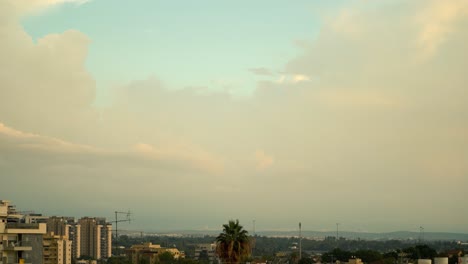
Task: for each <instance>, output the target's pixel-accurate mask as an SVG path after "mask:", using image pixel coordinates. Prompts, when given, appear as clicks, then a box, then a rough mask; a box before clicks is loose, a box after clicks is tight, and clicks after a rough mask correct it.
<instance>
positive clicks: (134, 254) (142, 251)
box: [127, 242, 182, 264]
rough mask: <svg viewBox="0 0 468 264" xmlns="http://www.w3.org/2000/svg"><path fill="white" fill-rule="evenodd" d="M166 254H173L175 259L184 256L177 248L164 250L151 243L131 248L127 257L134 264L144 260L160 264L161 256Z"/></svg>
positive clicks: (152, 263) (151, 263)
mask: <svg viewBox="0 0 468 264" xmlns="http://www.w3.org/2000/svg"><path fill="white" fill-rule="evenodd" d="M164 252H169V253H171V254H172V256H173V257H174V259H179V258H180V257H181V255H182V254H181V253H180V252H179V250H178V249H177V248H162V247H161V246H160V245H153V244H152V243H151V242H149V243H143V244H140V245H133V246H131V247H130V249H127V256H128V257H129V259H130V260H131V261H132V264H138V263H140V262H141V261H142V260H145V261H146V262H147V263H149V264H154V263H157V262H159V256H160V255H161V254H162V253H164Z"/></svg>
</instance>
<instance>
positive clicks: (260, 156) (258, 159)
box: [254, 150, 274, 170]
mask: <svg viewBox="0 0 468 264" xmlns="http://www.w3.org/2000/svg"><path fill="white" fill-rule="evenodd" d="M254 156H255V167H256V168H257V170H266V169H268V168H269V167H271V166H272V165H273V163H274V158H273V157H272V156H269V155H267V154H265V152H264V151H262V150H257V151H255V155H254Z"/></svg>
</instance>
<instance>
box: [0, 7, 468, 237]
mask: <svg viewBox="0 0 468 264" xmlns="http://www.w3.org/2000/svg"><path fill="white" fill-rule="evenodd" d="M0 36H1V39H2V41H1V42H0V58H1V59H0V68H1V69H2V71H0V180H1V184H0V199H7V200H11V201H12V202H13V203H14V204H16V205H17V207H18V208H20V209H22V210H35V211H36V212H41V213H43V214H46V215H67V216H75V217H80V216H104V217H109V218H111V217H113V212H114V211H116V210H117V211H127V210H130V211H131V212H132V214H133V221H132V222H131V224H127V225H126V224H122V225H126V226H125V227H124V226H122V228H125V229H129V230H159V231H164V230H182V229H198V230H204V229H207V230H216V229H221V225H222V224H223V223H225V222H227V221H228V220H229V219H239V220H240V222H241V224H242V223H243V224H244V226H245V227H247V228H248V229H251V228H252V221H253V220H255V223H256V230H295V229H296V228H297V223H298V222H302V227H303V229H304V230H317V231H322V230H334V229H335V228H336V223H340V229H341V230H347V231H363V232H386V231H397V230H408V231H419V227H420V226H423V227H424V230H425V231H426V232H431V231H446V232H465V233H468V226H467V225H466V223H467V222H468V212H467V211H466V210H464V207H463V206H464V204H466V199H467V198H468V195H467V193H466V186H468V88H467V86H466V84H467V83H468V75H467V74H466V69H467V66H468V64H467V62H468V48H467V46H466V42H467V40H468V0H453V1H444V0H415V1H404V0H392V1H387V0H367V1H366V0H361V1H358V0H356V1H352V0H350V1H338V0H336V1H335V0H333V1H299V0H298V1H288V2H287V1H263V0H258V1H243V0H242V1H214V0H213V1H208V0H207V1H150V0H139V1H111V0H89V1H84V0H33V1H31V0H0Z"/></svg>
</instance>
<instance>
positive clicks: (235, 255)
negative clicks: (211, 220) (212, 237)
mask: <svg viewBox="0 0 468 264" xmlns="http://www.w3.org/2000/svg"><path fill="white" fill-rule="evenodd" d="M216 242H217V245H216V251H217V253H218V256H219V258H220V259H221V260H222V261H224V262H225V263H231V264H232V263H240V262H241V261H242V260H243V259H245V258H246V257H248V256H250V253H251V241H250V238H249V236H248V232H247V231H246V230H244V229H243V227H242V226H241V225H240V224H239V220H236V221H233V220H230V221H229V222H228V223H227V224H224V225H223V232H222V233H220V234H219V235H218V236H217V237H216Z"/></svg>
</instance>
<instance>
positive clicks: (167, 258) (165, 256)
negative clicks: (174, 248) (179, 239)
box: [159, 251, 174, 263]
mask: <svg viewBox="0 0 468 264" xmlns="http://www.w3.org/2000/svg"><path fill="white" fill-rule="evenodd" d="M159 261H161V262H163V263H171V262H174V255H172V253H171V252H169V251H166V252H163V253H161V255H159Z"/></svg>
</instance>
